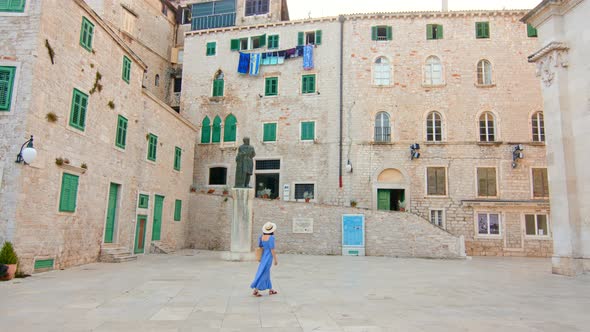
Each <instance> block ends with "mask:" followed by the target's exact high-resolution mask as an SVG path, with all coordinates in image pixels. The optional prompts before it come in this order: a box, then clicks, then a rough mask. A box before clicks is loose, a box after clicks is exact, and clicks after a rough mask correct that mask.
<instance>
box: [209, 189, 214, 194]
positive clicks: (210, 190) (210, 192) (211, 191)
mask: <svg viewBox="0 0 590 332" xmlns="http://www.w3.org/2000/svg"><path fill="white" fill-rule="evenodd" d="M214 192H215V189H209V190H207V194H212V193H214Z"/></svg>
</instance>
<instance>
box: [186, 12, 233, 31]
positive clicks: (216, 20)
mask: <svg viewBox="0 0 590 332" xmlns="http://www.w3.org/2000/svg"><path fill="white" fill-rule="evenodd" d="M234 25H236V13H235V12H234V13H226V14H214V15H207V16H198V17H193V22H192V25H191V30H205V29H213V28H223V27H231V26H234Z"/></svg>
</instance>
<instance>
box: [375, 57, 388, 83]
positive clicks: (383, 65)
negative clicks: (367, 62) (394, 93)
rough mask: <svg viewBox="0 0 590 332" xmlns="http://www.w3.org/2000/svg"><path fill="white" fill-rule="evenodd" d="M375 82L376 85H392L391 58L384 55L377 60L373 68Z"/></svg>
mask: <svg viewBox="0 0 590 332" xmlns="http://www.w3.org/2000/svg"><path fill="white" fill-rule="evenodd" d="M373 75H374V78H373V84H375V85H390V84H391V66H390V65H389V60H387V58H384V57H380V58H377V60H375V64H374V68H373Z"/></svg>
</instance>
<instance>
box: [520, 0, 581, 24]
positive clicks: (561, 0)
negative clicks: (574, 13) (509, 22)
mask: <svg viewBox="0 0 590 332" xmlns="http://www.w3.org/2000/svg"><path fill="white" fill-rule="evenodd" d="M582 1H583V0H544V1H543V2H541V3H540V4H539V5H538V6H537V7H535V8H534V9H532V10H531V11H530V12H528V13H527V14H526V15H525V16H524V17H523V18H521V19H520V20H521V21H522V22H524V23H529V24H531V25H533V26H534V27H538V26H539V25H541V24H542V23H543V22H545V21H546V20H547V19H548V18H550V17H551V16H554V15H557V16H561V15H563V14H565V13H567V12H568V11H569V10H570V9H572V8H573V7H575V6H576V5H578V4H579V3H580V2H582Z"/></svg>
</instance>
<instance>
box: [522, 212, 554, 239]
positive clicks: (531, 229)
mask: <svg viewBox="0 0 590 332" xmlns="http://www.w3.org/2000/svg"><path fill="white" fill-rule="evenodd" d="M525 228H526V235H528V236H549V224H548V222H547V215H546V214H527V215H525Z"/></svg>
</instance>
